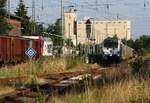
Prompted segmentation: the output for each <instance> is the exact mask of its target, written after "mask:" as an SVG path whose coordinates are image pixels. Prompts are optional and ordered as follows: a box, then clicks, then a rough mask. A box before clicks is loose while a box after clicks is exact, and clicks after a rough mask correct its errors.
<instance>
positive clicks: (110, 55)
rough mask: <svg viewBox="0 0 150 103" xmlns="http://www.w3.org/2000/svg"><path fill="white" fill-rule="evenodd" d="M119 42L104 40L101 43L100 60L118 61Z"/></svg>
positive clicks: (109, 39) (111, 39)
mask: <svg viewBox="0 0 150 103" xmlns="http://www.w3.org/2000/svg"><path fill="white" fill-rule="evenodd" d="M120 47H121V41H120V40H118V39H116V38H106V39H105V40H104V41H103V43H102V55H103V56H102V59H103V60H104V61H118V60H120V49H121V48H120Z"/></svg>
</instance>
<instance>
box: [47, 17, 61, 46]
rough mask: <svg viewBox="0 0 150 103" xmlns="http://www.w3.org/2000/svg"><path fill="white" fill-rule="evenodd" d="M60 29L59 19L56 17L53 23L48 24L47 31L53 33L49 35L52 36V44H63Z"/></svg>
mask: <svg viewBox="0 0 150 103" xmlns="http://www.w3.org/2000/svg"><path fill="white" fill-rule="evenodd" d="M61 31H62V27H61V19H57V20H56V22H55V23H54V24H51V25H49V26H48V28H47V32H48V33H50V34H54V35H49V36H50V37H51V38H52V40H53V42H54V45H59V46H62V45H63V38H62V36H63V35H62V32H61ZM55 35H56V36H55Z"/></svg>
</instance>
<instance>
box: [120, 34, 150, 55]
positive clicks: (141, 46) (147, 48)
mask: <svg viewBox="0 0 150 103" xmlns="http://www.w3.org/2000/svg"><path fill="white" fill-rule="evenodd" d="M122 42H123V43H124V44H126V45H128V46H130V47H132V48H133V49H134V50H135V51H136V52H137V53H138V54H140V55H142V54H143V53H145V52H150V36H147V35H143V36H141V37H139V38H137V39H136V40H125V39H124V40H122Z"/></svg>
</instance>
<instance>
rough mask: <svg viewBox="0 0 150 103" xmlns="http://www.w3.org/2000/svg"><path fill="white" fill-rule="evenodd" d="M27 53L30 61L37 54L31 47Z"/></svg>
mask: <svg viewBox="0 0 150 103" xmlns="http://www.w3.org/2000/svg"><path fill="white" fill-rule="evenodd" d="M25 53H26V55H27V56H28V57H29V58H30V59H32V58H33V57H34V56H35V55H36V53H37V52H36V51H35V50H34V49H33V48H32V47H30V48H28V50H27V51H26V52H25Z"/></svg>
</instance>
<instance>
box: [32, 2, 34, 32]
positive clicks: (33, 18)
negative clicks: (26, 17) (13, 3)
mask: <svg viewBox="0 0 150 103" xmlns="http://www.w3.org/2000/svg"><path fill="white" fill-rule="evenodd" d="M32 21H33V23H35V1H34V0H32ZM33 32H34V33H35V24H33Z"/></svg>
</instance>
